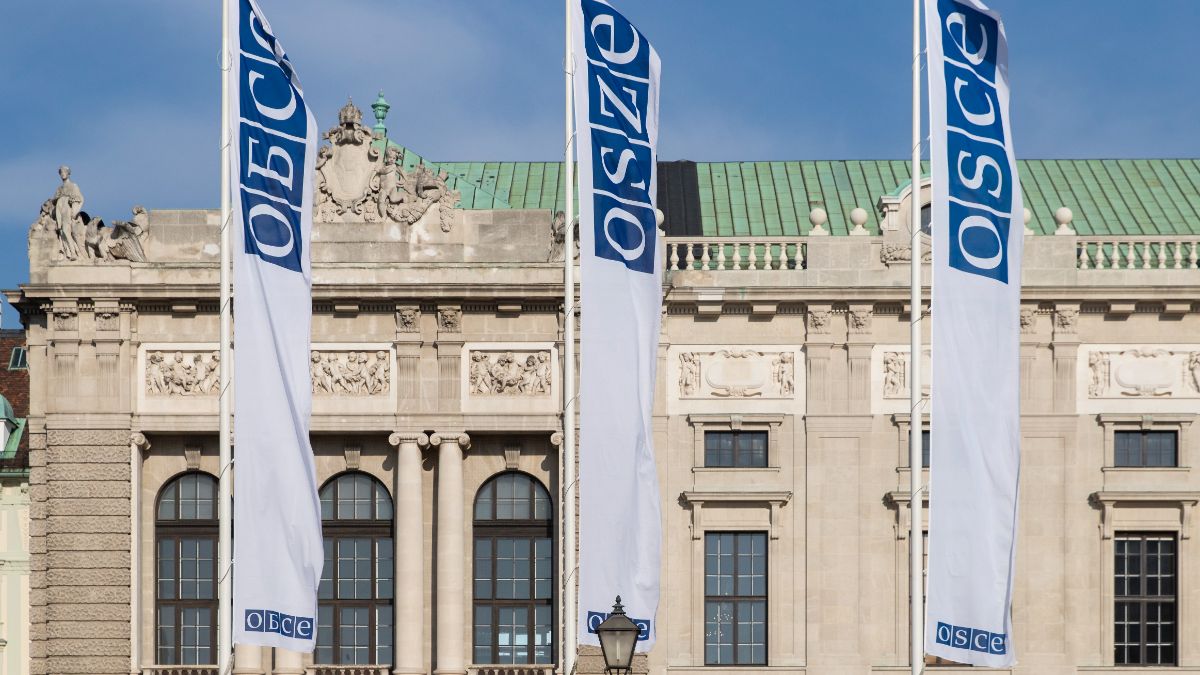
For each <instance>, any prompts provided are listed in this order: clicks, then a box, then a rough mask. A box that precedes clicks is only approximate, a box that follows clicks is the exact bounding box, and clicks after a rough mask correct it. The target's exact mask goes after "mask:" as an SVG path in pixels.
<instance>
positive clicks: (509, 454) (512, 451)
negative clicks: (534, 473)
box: [504, 444, 521, 471]
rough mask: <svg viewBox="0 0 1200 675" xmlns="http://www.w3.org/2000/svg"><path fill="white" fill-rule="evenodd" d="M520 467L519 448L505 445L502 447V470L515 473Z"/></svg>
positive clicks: (518, 446) (514, 445)
mask: <svg viewBox="0 0 1200 675" xmlns="http://www.w3.org/2000/svg"><path fill="white" fill-rule="evenodd" d="M520 466H521V446H520V445H516V444H513V445H506V446H504V468H505V469H507V470H509V471H516V470H517V469H518V468H520Z"/></svg>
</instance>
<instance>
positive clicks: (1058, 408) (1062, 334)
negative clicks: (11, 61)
mask: <svg viewBox="0 0 1200 675" xmlns="http://www.w3.org/2000/svg"><path fill="white" fill-rule="evenodd" d="M1050 348H1051V350H1052V352H1053V355H1054V402H1053V410H1054V412H1057V413H1071V412H1075V363H1076V360H1077V359H1078V356H1079V305H1078V303H1076V304H1070V303H1058V304H1056V305H1055V306H1054V340H1053V342H1051V344H1050Z"/></svg>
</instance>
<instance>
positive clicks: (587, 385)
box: [570, 0, 662, 651]
mask: <svg viewBox="0 0 1200 675" xmlns="http://www.w3.org/2000/svg"><path fill="white" fill-rule="evenodd" d="M571 13H572V16H571V28H570V29H571V31H572V42H573V44H574V49H573V52H574V53H573V55H572V58H573V62H572V63H571V64H570V66H571V67H572V68H573V69H574V70H573V73H574V87H573V88H574V97H573V98H574V102H575V133H576V143H575V145H576V148H578V164H579V233H580V256H579V258H580V260H579V265H580V277H581V278H580V289H581V290H580V296H581V297H580V299H581V301H582V305H583V311H582V331H581V373H580V394H579V396H580V398H579V404H580V421H579V425H580V449H579V480H580V503H579V524H580V525H579V527H580V534H579V536H580V542H579V614H578V617H579V627H580V629H579V641H580V642H581V643H583V644H590V645H595V644H598V642H597V637H596V634H595V626H596V625H598V623H599V620H603V619H599V617H601V616H607V614H608V612H609V611H610V609H611V607H612V605H613V600H614V597H615V596H617V595H620V596H621V599H622V600H623V601H624V604H625V606H626V607H627V608H628V611H629V616H630V617H638V623H639V628H640V629H641V633H642V635H641V641H640V642H639V643H638V649H639V650H643V651H649V650H650V648H651V647H652V646H653V645H654V634H655V632H654V627H655V614H656V612H657V610H658V589H659V549H660V546H661V539H662V525H661V513H660V505H659V498H658V472H657V469H656V467H655V462H654V443H653V437H652V434H653V425H652V417H651V415H652V413H653V407H654V381H655V370H656V364H657V360H658V335H659V325H660V322H661V319H662V317H661V314H660V312H661V309H662V265H661V261H662V248H661V245H662V242H660V241H659V236H658V222H657V219H656V217H655V213H656V209H655V200H656V190H655V187H656V184H655V179H656V175H655V171H656V166H655V162H656V160H657V146H658V81H659V59H658V54H657V53H656V52H655V51H654V48H653V47H651V46H650V43H649V42H648V41H647V40H646V36H645V35H642V33H641V32H639V31H638V29H637V28H635V27H634V26H633V24H631V23H630V22H629V21H628V20H626V19H625V17H624V16H622V15H621V14H620V13H619V12H617V11H616V9H614V8H613V7H612V5H610V4H608V3H607V2H602V1H600V0H573V1H572V2H571ZM598 619H599V620H598Z"/></svg>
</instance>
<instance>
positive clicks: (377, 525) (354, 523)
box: [313, 470, 396, 666]
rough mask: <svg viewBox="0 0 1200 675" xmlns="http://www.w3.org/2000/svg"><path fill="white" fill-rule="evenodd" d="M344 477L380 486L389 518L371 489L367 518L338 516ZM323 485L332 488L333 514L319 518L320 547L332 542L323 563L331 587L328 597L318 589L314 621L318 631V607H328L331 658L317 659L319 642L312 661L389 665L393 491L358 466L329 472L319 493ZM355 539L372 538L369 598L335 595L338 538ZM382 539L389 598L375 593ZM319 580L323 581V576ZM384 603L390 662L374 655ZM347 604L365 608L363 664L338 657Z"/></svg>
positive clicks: (393, 603) (393, 596) (393, 624)
mask: <svg viewBox="0 0 1200 675" xmlns="http://www.w3.org/2000/svg"><path fill="white" fill-rule="evenodd" d="M347 477H365V478H367V479H368V480H369V482H370V484H371V486H372V487H373V488H374V489H376V490H382V491H383V494H384V495H385V496H386V497H387V498H388V503H389V506H390V510H391V516H390V517H388V518H380V517H379V501H378V498H377V493H376V492H375V491H374V490H373V491H372V493H371V497H370V504H371V517H370V518H359V519H355V518H338V511H337V508H338V491H339V483H338V481H339V480H341V479H343V478H347ZM326 488H329V489H331V490H332V493H331V499H332V503H333V509H334V510H333V513H332V516H333V517H332V518H328V519H327V518H325V517H324V513H322V518H321V539H322V542H321V544H322V547H324V546H325V545H326V542H330V545H331V546H332V563H333V564H332V565H328V563H329V561H328V560H327V561H326V563H327V565H326V566H327V567H329V568H330V569H328V570H327V571H328V574H329V583H330V586H331V590H330V592H331V597H329V598H322V597H320V592H319V590H318V596H317V615H318V616H317V622H318V632H319V631H320V611H321V608H323V607H329V608H330V613H331V617H330V624H329V625H330V632H331V636H330V638H331V639H330V643H329V650H330V656H331V658H330V659H329V661H330V662H329V663H323V662H321V661H320V660H316V654H317V652H318V650H319V649H322V648H323V647H322V646H319V645H318V646H315V647H314V649H313V658H314V662H315V663H316V664H317V665H322V666H326V665H328V666H343V665H364V666H368V665H391V663H390V662H394V661H395V659H396V645H395V627H396V561H395V545H396V540H395V513H396V511H395V509H396V502H395V499H394V497H393V495H392V494H391V493H390V492H389V491H388V489H387V486H386V485H384V484H383V481H380V480H379V479H378V478H376V477H375V476H373V475H371V474H370V473H367V472H365V471H359V470H350V471H343V472H341V473H338V474H335V475H333V476H331V477H330V478H329V479H328V480H326V481H325V482H324V483H323V484H322V485H321V489H320V490H319V491H318V494H320V493H323V492H324V491H325V490H326ZM356 539H367V540H369V541H370V542H371V554H370V556H371V557H370V561H371V563H370V569H371V578H370V588H371V593H370V595H371V597H369V598H340V597H338V586H339V583H338V582H339V581H340V578H339V571H340V570H339V565H338V561H339V559H340V558H339V556H338V543H339V542H341V541H352V540H356ZM385 540H386V541H387V542H388V543H389V545H390V547H391V550H389V551H388V554H389V556H388V557H389V558H391V560H392V577H391V578H392V592H391V598H379V597H377V596H378V593H379V591H378V588H379V560H380V558H381V556H380V555H379V552H380V543H381V542H382V541H385ZM322 576H324V575H322ZM322 581H324V579H322ZM385 606H386V607H389V608H390V609H391V612H392V622H391V628H390V630H391V631H392V636H391V638H390V639H391V641H392V645H391V652H392V654H391V656H392V658H391V660H390V662H389V663H377V661H379V659H377V658H376V656H378V652H379V640H378V637H379V622H378V611H379V608H381V607H385ZM346 608H349V609H364V608H365V609H367V622H368V623H367V626H368V630H367V633H368V638H367V654H368V655H369V657H370V659H369V661H368V662H367V663H364V664H358V663H343V662H342V660H341V644H340V643H341V615H342V612H341V610H342V609H346Z"/></svg>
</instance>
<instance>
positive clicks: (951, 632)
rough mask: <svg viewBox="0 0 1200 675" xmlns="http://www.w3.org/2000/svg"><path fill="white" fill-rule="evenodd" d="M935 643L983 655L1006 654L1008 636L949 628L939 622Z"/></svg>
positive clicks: (983, 631) (966, 628)
mask: <svg viewBox="0 0 1200 675" xmlns="http://www.w3.org/2000/svg"><path fill="white" fill-rule="evenodd" d="M935 641H936V642H937V643H938V644H940V645H946V646H947V647H954V648H955V649H968V650H970V651H973V652H983V653H984V654H1007V653H1008V636H1007V635H1005V634H1004V633H991V632H988V631H986V630H979V629H976V628H968V627H966V626H951V625H950V624H948V623H942V622H941V621H939V622H938V625H937V633H936V635H935Z"/></svg>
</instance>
